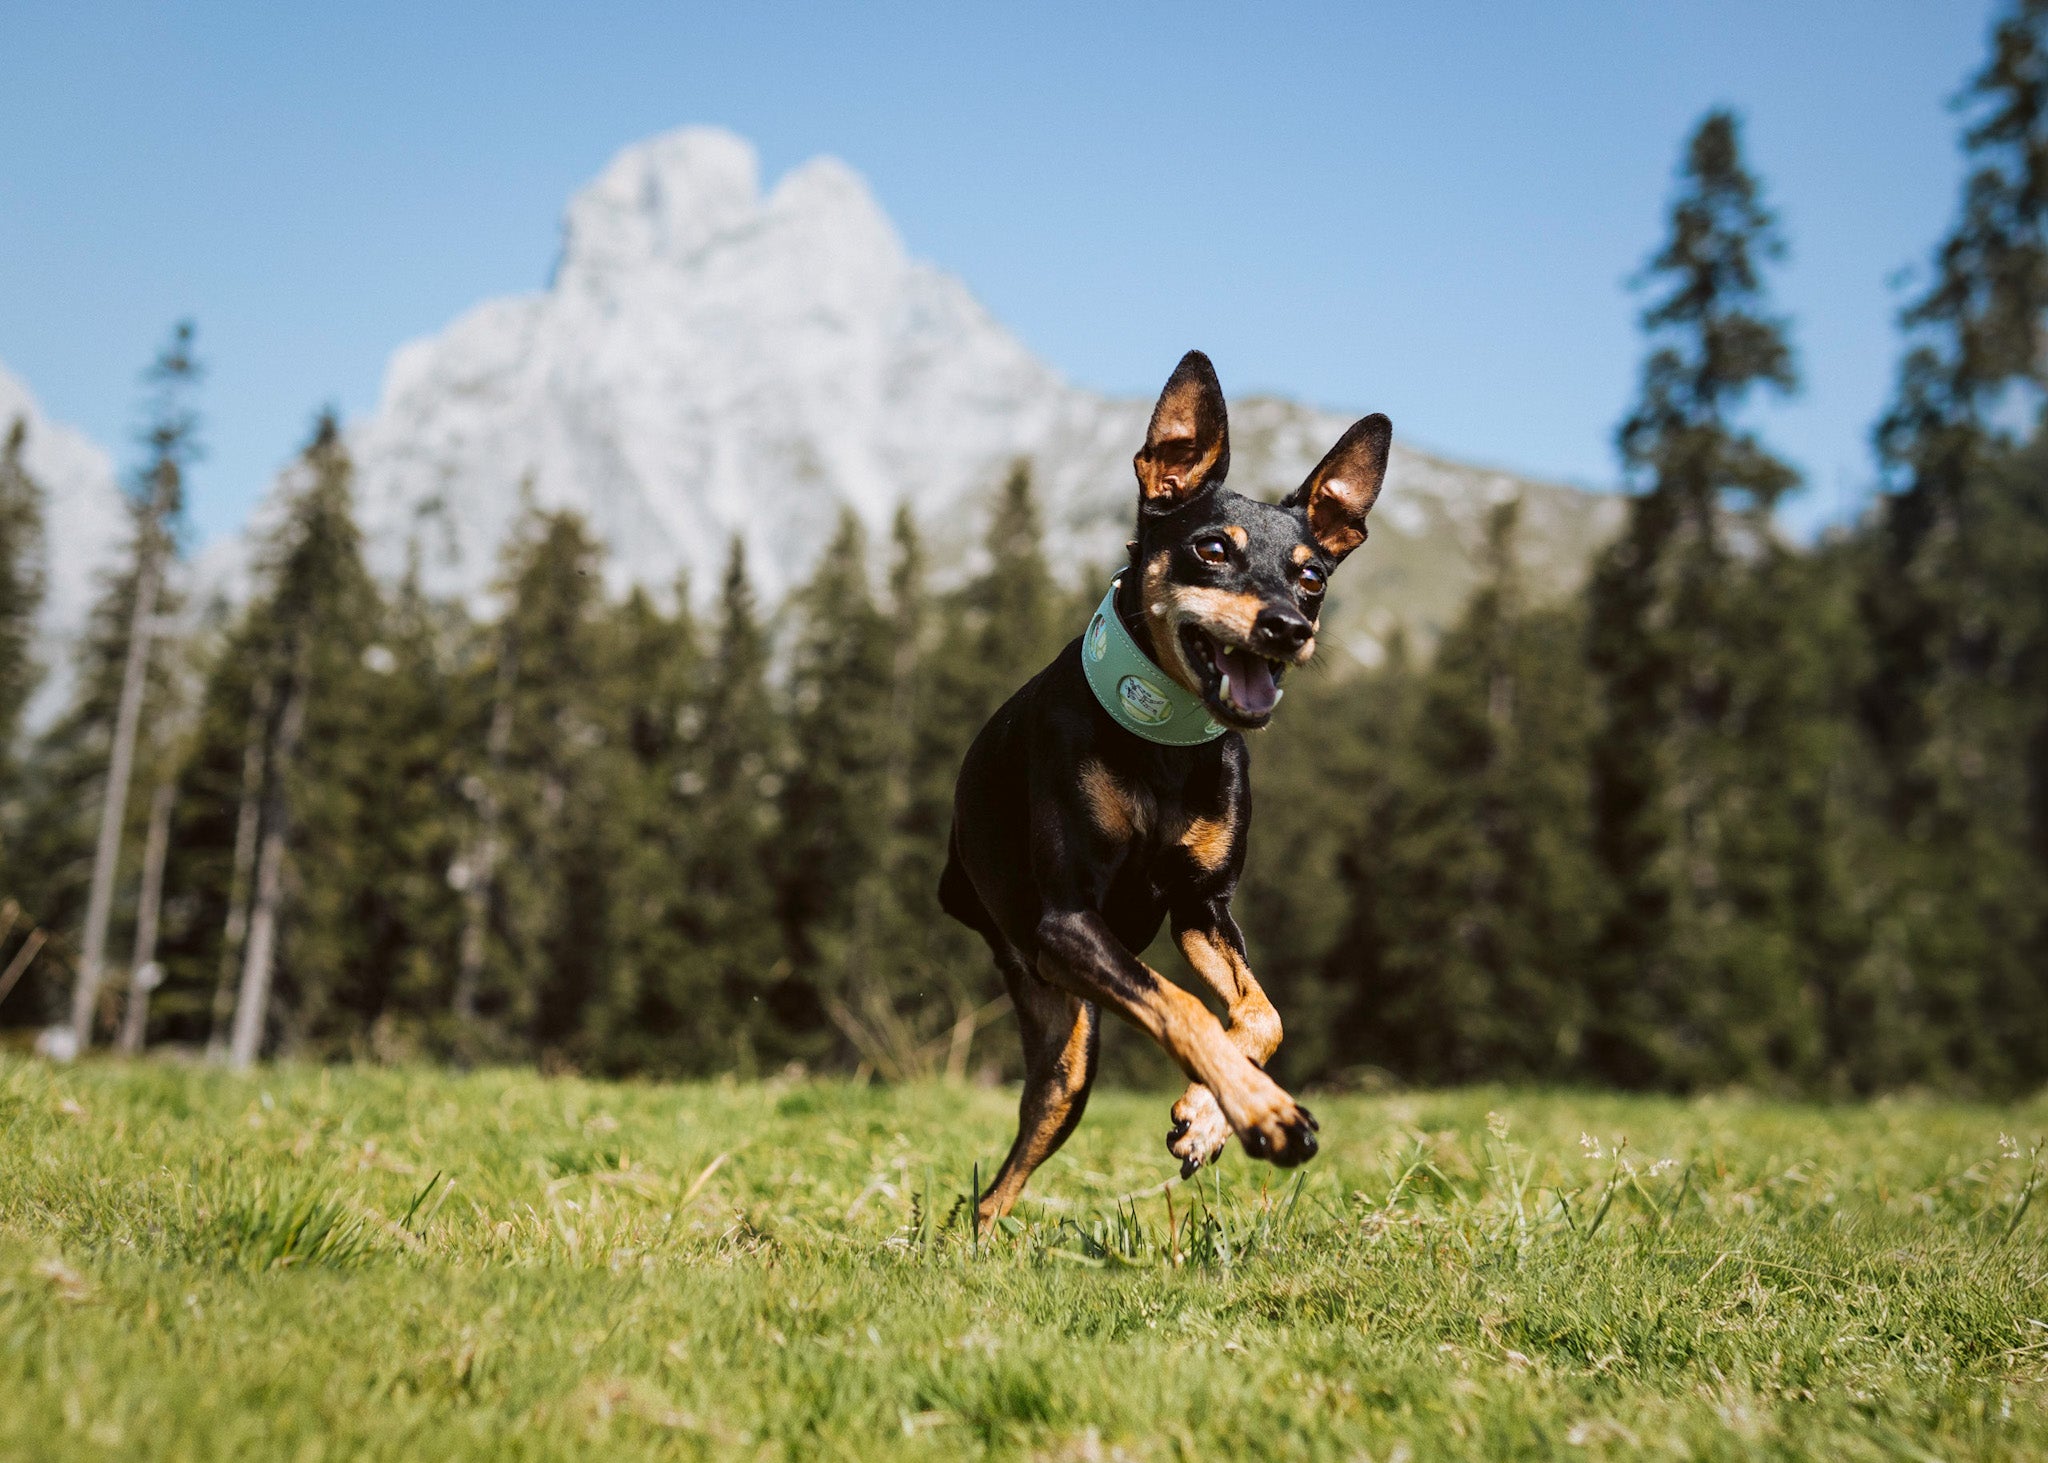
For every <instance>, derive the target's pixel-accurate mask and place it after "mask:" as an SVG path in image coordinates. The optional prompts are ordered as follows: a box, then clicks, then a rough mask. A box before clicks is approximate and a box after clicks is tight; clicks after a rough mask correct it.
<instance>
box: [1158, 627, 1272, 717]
mask: <svg viewBox="0 0 2048 1463" xmlns="http://www.w3.org/2000/svg"><path fill="white" fill-rule="evenodd" d="M1180 644H1181V650H1182V652H1183V653H1184V654H1185V655H1186V656H1187V659H1188V664H1189V665H1191V666H1193V667H1194V668H1195V673H1196V674H1197V675H1199V676H1200V677H1201V678H1202V699H1203V700H1204V701H1206V702H1208V704H1209V709H1210V710H1211V711H1213V712H1215V713H1216V715H1217V716H1218V717H1220V718H1221V719H1222V720H1224V721H1227V722H1229V723H1231V724H1232V725H1234V726H1241V727H1258V726H1264V725H1265V724H1266V722H1267V721H1268V720H1269V719H1270V718H1271V717H1272V715H1273V708H1274V707H1276V706H1278V705H1279V704H1280V678H1281V677H1282V676H1284V675H1285V674H1286V673H1287V662H1286V661H1283V660H1274V659H1273V658H1272V657H1270V656H1264V655H1260V654H1259V653H1258V652H1257V651H1255V650H1248V649H1246V648H1245V647H1244V646H1242V645H1232V644H1230V643H1229V642H1228V641H1225V640H1222V639H1219V638H1218V637H1217V636H1215V635H1212V634H1210V633H1209V632H1208V631H1207V630H1204V629H1203V628H1202V627H1201V626H1199V625H1182V626H1181V627H1180Z"/></svg>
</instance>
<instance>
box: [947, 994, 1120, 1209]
mask: <svg viewBox="0 0 2048 1463" xmlns="http://www.w3.org/2000/svg"><path fill="white" fill-rule="evenodd" d="M1066 1002H1067V1007H1066V1009H1067V1016H1068V1020H1069V1022H1070V1023H1071V1025H1070V1026H1069V1028H1068V1031H1067V1035H1066V1039H1065V1041H1063V1042H1062V1043H1061V1045H1060V1049H1059V1054H1058V1056H1056V1057H1055V1058H1054V1059H1053V1060H1052V1062H1051V1063H1050V1064H1049V1065H1048V1066H1047V1068H1046V1069H1045V1070H1043V1071H1040V1072H1034V1073H1031V1074H1030V1075H1028V1076H1027V1078H1026V1080H1025V1086H1024V1096H1023V1098H1022V1100H1021V1101H1020V1102H1019V1104H1018V1122H1017V1140H1016V1142H1015V1143H1013V1144H1011V1145H1010V1154H1009V1157H1007V1158H1006V1159H1004V1160H1003V1167H1002V1171H1001V1172H1000V1173H998V1174H997V1175H996V1177H995V1181H994V1182H993V1183H991V1184H990V1185H989V1189H988V1192H987V1193H986V1194H984V1195H982V1197H981V1201H980V1203H978V1204H977V1205H976V1206H975V1223H976V1225H977V1227H979V1228H980V1229H982V1230H983V1231H986V1230H987V1229H988V1227H989V1226H990V1225H992V1224H994V1223H995V1222H996V1221H997V1220H998V1219H1000V1218H1002V1217H1003V1216H1004V1215H1005V1214H1008V1213H1009V1212H1010V1210H1011V1209H1013V1208H1015V1207H1016V1204H1017V1199H1018V1196H1020V1195H1021V1194H1022V1193H1023V1192H1024V1186H1025V1185H1026V1184H1027V1183H1029V1182H1030V1181H1031V1175H1032V1174H1033V1173H1034V1172H1035V1171H1036V1170H1037V1168H1038V1166H1039V1165H1040V1164H1042V1163H1044V1162H1045V1160H1046V1159H1047V1158H1049V1157H1051V1156H1052V1152H1053V1150H1054V1149H1055V1148H1057V1147H1058V1146H1059V1140H1060V1136H1061V1134H1062V1132H1063V1131H1064V1130H1065V1129H1066V1127H1067V1126H1068V1119H1069V1117H1070V1116H1071V1115H1072V1114H1073V1112H1074V1106H1075V1104H1076V1103H1078V1102H1081V1101H1082V1100H1083V1099H1084V1098H1085V1096H1086V1094H1087V1091H1088V1083H1089V1078H1090V1075H1091V1074H1090V1072H1089V1044H1090V1042H1091V1041H1092V1040H1093V1038H1094V1031H1095V1022H1096V1015H1095V1012H1094V1010H1093V1008H1092V1007H1090V1006H1089V1005H1088V1004H1087V1003H1086V1002H1084V1001H1081V1000H1079V999H1077V998H1075V997H1073V996H1068V997H1066Z"/></svg>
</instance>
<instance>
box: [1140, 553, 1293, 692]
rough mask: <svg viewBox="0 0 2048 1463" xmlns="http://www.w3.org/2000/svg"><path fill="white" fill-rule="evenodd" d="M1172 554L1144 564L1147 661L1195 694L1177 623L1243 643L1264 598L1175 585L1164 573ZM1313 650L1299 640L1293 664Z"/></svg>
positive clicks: (1195, 675)
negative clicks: (1149, 647)
mask: <svg viewBox="0 0 2048 1463" xmlns="http://www.w3.org/2000/svg"><path fill="white" fill-rule="evenodd" d="M1172 568H1173V556H1172V555H1171V554H1168V553H1166V552H1164V551H1162V552H1160V553H1157V554H1154V555H1153V556H1152V558H1151V559H1150V560H1149V561H1147V563H1146V565H1145V577H1144V580H1143V581H1142V585H1141V593H1140V595H1139V599H1140V602H1141V603H1142V604H1143V605H1144V606H1145V628H1146V629H1147V630H1149V631H1150V632H1151V634H1152V659H1153V660H1155V661H1157V662H1158V664H1159V668H1160V669H1161V670H1163V671H1165V672H1166V673H1167V674H1168V675H1169V676H1172V677H1173V678H1174V679H1175V680H1176V681H1178V682H1180V684H1181V685H1183V686H1185V687H1187V689H1188V690H1190V691H1192V692H1194V694H1195V695H1197V696H1199V695H1201V694H1202V676H1201V673H1200V672H1198V671H1197V670H1196V669H1195V668H1194V667H1193V666H1191V665H1189V664H1188V658H1187V655H1186V653H1185V652H1184V651H1182V649H1181V644H1180V627H1181V626H1182V625H1186V624H1193V625H1195V626H1197V627H1199V628H1200V629H1202V630H1205V631H1207V632H1208V633H1209V634H1211V635H1213V636H1215V637H1216V638H1217V639H1219V640H1221V641H1223V642H1224V643H1225V644H1227V645H1244V644H1246V643H1247V642H1248V641H1250V639H1251V638H1252V626H1253V625H1254V624H1256V623H1257V621H1258V618H1259V611H1260V610H1262V609H1264V608H1265V601H1264V600H1262V599H1260V598H1259V596H1257V595H1256V594H1235V593H1232V592H1231V591H1230V590H1227V589H1211V588H1209V587H1207V586H1206V585H1194V584H1175V583H1173V582H1172V580H1171V579H1170V578H1169V577H1168V576H1169V574H1170V573H1171V572H1172ZM1315 653H1316V642H1315V638H1314V637H1313V636H1311V637H1310V638H1309V639H1308V640H1306V641H1304V642H1303V644H1302V646H1301V648H1300V649H1299V650H1297V651H1295V652H1294V663H1295V664H1296V665H1302V664H1305V663H1306V662H1307V661H1308V659H1309V657H1310V656H1312V655H1314V654H1315Z"/></svg>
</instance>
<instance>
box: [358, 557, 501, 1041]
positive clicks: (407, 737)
mask: <svg viewBox="0 0 2048 1463" xmlns="http://www.w3.org/2000/svg"><path fill="white" fill-rule="evenodd" d="M468 638H470V626H469V624H468V621H467V619H466V617H465V616H464V614H463V612H462V609H461V607H460V606H459V605H457V604H436V603H434V602H433V601H431V600H429V599H428V598H427V597H426V595H425V594H424V593H423V592H422V591H421V589H420V585H419V580H418V574H417V570H416V568H414V569H410V570H409V571H408V573H407V574H406V576H405V578H404V579H403V580H402V581H401V582H400V584H399V585H398V587H397V590H396V592H395V593H394V594H393V596H392V597H391V602H390V604H389V605H388V606H387V607H386V608H385V609H384V612H383V615H382V620H381V625H380V627H379V628H378V632H377V634H376V637H375V639H374V641H372V642H371V643H370V644H368V645H366V646H365V647H364V649H363V651H362V654H361V665H362V667H363V670H364V672H365V674H362V675H360V676H358V677H355V678H354V679H355V683H356V685H357V686H358V687H359V688H360V689H359V694H360V697H361V702H360V705H359V708H358V712H359V717H360V728H361V730H360V732H359V736H360V738H361V748H360V756H359V757H358V758H357V759H356V760H355V761H354V762H353V764H352V766H351V769H350V771H351V774H352V781H353V784H354V789H355V793H356V812H357V817H356V821H355V825H354V828H353V831H352V833H351V834H350V837H351V838H352V839H353V841H354V845H355V858H356V860H357V863H358V866H359V870H360V876H359V878H358V880H357V881H356V883H355V885H354V889H353V891H352V894H351V896H350V899H349V903H348V918H349V919H350V920H351V921H352V923H353V926H354V929H355V931H356V933H357V936H358V939H357V942H356V943H355V945H354V946H353V948H352V955H353V958H352V959H351V960H350V962H349V963H348V965H347V966H346V967H345V969H344V978H343V979H342V980H340V981H338V982H337V983H336V986H335V990H334V997H333V1000H334V1008H333V1016H334V1022H333V1025H332V1028H331V1030H330V1031H329V1032H327V1033H325V1039H326V1041H327V1044H328V1045H330V1046H332V1047H337V1048H338V1047H344V1046H345V1047H347V1048H349V1049H352V1050H356V1049H366V1050H367V1051H369V1052H370V1053H371V1054H372V1055H374V1056H378V1057H380V1058H385V1057H393V1056H400V1055H404V1054H406V1053H409V1052H415V1051H418V1050H420V1049H421V1048H422V1047H423V1046H424V1047H427V1048H429V1049H432V1048H434V1047H442V1046H445V1044H446V1043H445V1032H444V1030H443V1026H444V1022H445V1014H444V1013H445V1008H446V992H447V988H448V975H447V972H448V971H449V969H450V968H451V967H452V965H453V964H454V962H455V958H456V953H457V948H458V943H459V932H460V926H461V902H460V896H459V894H458V892H457V891H456V890H454V889H453V888H451V887H450V885H449V881H448V870H449V869H450V868H451V867H453V866H454V865H455V864H456V862H457V860H458V859H459V858H460V856H461V851H462V848H463V844H464V840H465V838H466V836H467V834H468V832H469V823H468V820H467V818H466V817H465V816H464V815H465V813H466V811H467V809H466V807H465V804H464V801H463V798H462V793H461V787H460V783H461V770H462V768H463V765H464V763H463V758H462V757H461V756H460V755H459V753H460V749H461V748H460V738H461V732H462V730H463V729H464V727H465V726H466V725H468V724H469V723H470V722H471V721H473V719H474V707H473V706H472V705H471V704H470V703H469V702H468V701H467V700H466V699H465V692H466V690H467V687H466V686H465V685H464V682H463V679H462V677H461V676H460V675H458V674H457V672H456V667H455V648H456V647H457V646H459V645H460V644H462V643H463V642H464V641H465V640H466V639H468Z"/></svg>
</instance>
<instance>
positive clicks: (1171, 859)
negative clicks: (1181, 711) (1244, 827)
mask: <svg viewBox="0 0 2048 1463" xmlns="http://www.w3.org/2000/svg"><path fill="white" fill-rule="evenodd" d="M1082 792H1083V795H1084V797H1085V799H1086V801H1087V803H1088V806H1089V814H1090V817H1091V819H1092V820H1093V821H1094V823H1095V825H1096V828H1097V829H1098V831H1100V832H1101V833H1102V834H1103V836H1104V837H1105V838H1106V839H1108V841H1109V842H1110V843H1111V844H1112V845H1113V846H1114V847H1115V849H1116V851H1117V855H1118V863H1119V868H1118V870H1117V874H1118V878H1117V882H1118V883H1119V884H1121V885H1124V886H1126V887H1131V886H1143V887H1149V888H1152V889H1155V890H1159V891H1165V890H1168V889H1170V888H1172V887H1175V886H1176V885H1179V884H1184V883H1186V882H1187V881H1188V880H1189V879H1190V878H1194V877H1198V876H1200V875H1202V874H1212V873H1215V872H1217V871H1219V870H1221V869H1222V868H1224V867H1225V866H1226V865H1227V864H1228V863H1229V862H1230V857H1231V852H1232V848H1233V846H1234V844H1235V842H1236V838H1237V827H1236V816H1235V812H1236V810H1235V807H1234V806H1233V802H1234V800H1233V799H1231V798H1230V797H1229V796H1228V795H1227V793H1226V792H1225V790H1224V789H1223V788H1222V787H1219V786H1218V785H1217V784H1216V782H1215V781H1214V780H1213V779H1202V780H1188V781H1182V782H1179V783H1172V782H1166V783H1162V782H1161V781H1160V780H1156V779H1152V778H1147V777H1143V776H1132V775H1130V774H1129V773H1128V772H1125V773H1123V774H1122V775H1119V772H1118V770H1116V769H1112V768H1109V767H1106V766H1104V765H1102V764H1101V763H1092V764H1089V765H1088V766H1086V767H1084V768H1083V775H1082Z"/></svg>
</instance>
